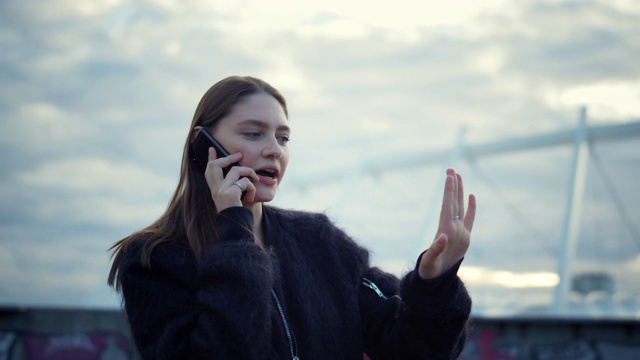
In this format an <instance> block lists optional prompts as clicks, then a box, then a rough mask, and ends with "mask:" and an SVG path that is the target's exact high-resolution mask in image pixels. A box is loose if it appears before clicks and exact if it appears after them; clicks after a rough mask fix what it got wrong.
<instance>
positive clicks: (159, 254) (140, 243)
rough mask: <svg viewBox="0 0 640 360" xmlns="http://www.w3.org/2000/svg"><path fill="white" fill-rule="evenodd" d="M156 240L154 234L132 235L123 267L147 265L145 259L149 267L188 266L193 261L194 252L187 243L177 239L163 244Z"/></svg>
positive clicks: (124, 250)
mask: <svg viewBox="0 0 640 360" xmlns="http://www.w3.org/2000/svg"><path fill="white" fill-rule="evenodd" d="M156 240H157V237H156V236H154V235H153V234H145V233H139V234H135V235H132V236H131V237H130V238H129V240H128V242H127V245H126V247H125V248H124V249H123V259H122V260H123V265H129V266H137V265H139V264H144V263H147V261H145V259H147V260H148V265H149V267H153V266H154V265H158V266H165V265H167V264H172V265H179V264H188V263H191V262H192V261H193V259H194V256H193V252H192V251H191V249H190V248H189V246H188V244H187V243H186V241H184V240H181V239H177V238H176V239H173V240H169V241H163V242H158V241H156Z"/></svg>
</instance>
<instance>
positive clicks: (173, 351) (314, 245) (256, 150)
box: [109, 77, 475, 360]
mask: <svg viewBox="0 0 640 360" xmlns="http://www.w3.org/2000/svg"><path fill="white" fill-rule="evenodd" d="M202 128H204V129H206V130H208V131H209V132H210V133H211V134H212V135H213V137H215V138H216V139H217V140H218V141H219V142H220V143H221V144H222V146H224V147H225V148H226V149H227V150H228V151H229V152H230V155H229V156H226V157H221V158H218V157H217V154H216V151H214V150H213V149H210V150H209V157H208V162H207V165H206V170H205V171H204V173H203V172H201V171H200V170H198V168H197V167H196V166H195V164H194V163H193V162H192V161H191V157H190V148H191V146H192V144H193V143H194V141H195V139H196V137H197V134H198V132H199V131H200V130H201V129H202ZM290 131H291V130H290V128H289V126H288V113H287V104H286V102H285V99H284V98H283V97H282V95H281V94H280V93H279V92H278V91H277V90H276V89H274V88H273V87H271V86H270V85H269V84H267V83H265V82H264V81H261V80H259V79H256V78H252V77H229V78H226V79H224V80H222V81H220V82H218V83H216V84H215V85H213V86H212V87H211V88H210V89H209V90H208V91H207V92H206V93H205V95H204V96H203V98H202V99H201V101H200V103H199V104H198V107H197V109H196V112H195V115H194V117H193V121H192V123H191V127H190V132H189V136H188V138H187V141H186V144H185V148H184V155H183V158H182V171H181V176H180V181H179V184H178V187H177V189H176V191H175V193H174V195H173V198H172V200H171V202H170V204H169V207H168V209H167V210H166V212H165V213H164V215H162V216H161V217H160V219H158V220H157V221H156V222H155V223H154V224H152V225H150V226H149V227H147V228H145V229H143V230H141V231H138V232H136V233H134V234H132V235H130V236H128V237H126V238H124V239H122V240H120V241H119V242H117V243H116V244H115V245H114V246H113V247H112V249H113V250H114V261H113V265H112V268H111V273H110V274H109V284H110V285H112V286H115V287H116V289H118V290H121V291H122V294H123V300H124V306H125V310H126V313H127V316H128V319H129V323H130V325H131V330H132V334H133V337H134V339H135V343H136V346H137V348H138V351H139V353H140V355H141V356H142V358H145V359H201V358H202V359H204V358H206V359H298V358H299V359H303V360H308V359H322V360H327V359H362V358H363V353H366V354H367V356H369V357H370V358H371V359H427V358H428V359H436V358H437V359H453V358H455V357H457V355H458V354H459V353H460V351H461V350H462V346H463V344H464V341H465V336H466V324H467V321H468V318H469V313H470V308H471V300H470V298H469V296H468V294H467V292H466V290H465V288H464V286H463V284H462V282H461V281H460V280H459V279H458V277H457V275H456V272H457V270H458V267H459V266H460V263H461V262H462V259H463V257H464V254H465V252H466V250H467V248H468V246H469V240H470V232H471V228H472V226H473V221H474V216H475V199H474V197H473V196H472V195H471V196H469V203H468V206H469V208H468V210H467V211H466V213H465V208H464V198H463V187H462V179H461V177H460V175H458V174H456V173H455V171H453V170H451V169H450V170H448V171H447V178H446V183H445V190H444V197H443V203H442V213H441V215H440V224H439V229H438V236H437V237H436V239H435V240H434V242H433V243H432V245H431V247H430V248H429V251H427V252H424V253H423V254H421V255H420V257H419V259H418V261H417V263H416V268H415V270H414V271H412V272H409V273H408V274H407V275H406V276H404V278H403V279H402V280H398V279H396V278H395V277H393V276H391V275H389V274H386V273H384V272H382V271H381V270H379V269H377V268H372V267H370V266H369V260H368V252H367V250H365V249H363V248H362V247H360V246H358V245H357V244H356V243H355V242H354V241H353V240H351V239H350V238H349V237H348V236H347V235H346V234H345V233H344V232H343V231H341V230H340V229H338V228H337V227H336V226H335V225H333V224H332V223H331V222H330V220H329V219H328V218H327V217H326V216H325V215H323V214H315V213H307V212H301V211H291V210H283V209H278V208H275V207H271V206H267V205H266V204H265V203H267V202H269V201H271V200H273V198H274V197H275V195H276V190H277V187H278V184H279V183H280V181H281V180H282V177H283V176H284V174H285V170H286V168H287V163H288V160H289V148H288V146H287V142H288V141H289V135H290ZM231 165H237V166H233V167H231V168H230V170H228V173H227V172H226V171H224V169H226V168H227V167H229V166H231Z"/></svg>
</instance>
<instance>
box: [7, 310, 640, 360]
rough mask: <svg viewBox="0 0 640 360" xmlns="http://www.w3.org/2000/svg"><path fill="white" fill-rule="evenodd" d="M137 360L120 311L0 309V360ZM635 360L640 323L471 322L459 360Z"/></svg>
mask: <svg viewBox="0 0 640 360" xmlns="http://www.w3.org/2000/svg"><path fill="white" fill-rule="evenodd" d="M5 359H6V360H23V359H38V360H39V359H73V360H120V359H137V355H136V353H135V348H134V346H133V343H132V341H131V338H130V333H129V329H128V326H127V322H126V319H125V317H124V315H123V313H122V312H121V311H119V310H89V309H40V308H38V309H31V308H26V309H23V308H0V360H5ZM510 359H525V360H527V359H535V360H563V359H571V360H639V359H640V321H637V320H636V321H634V320H566V319H565V320H560V319H481V318H474V319H473V323H472V331H471V333H470V337H469V339H468V341H467V346H466V348H465V350H464V352H463V354H462V356H461V360H510Z"/></svg>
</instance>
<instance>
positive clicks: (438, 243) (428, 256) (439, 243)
mask: <svg viewBox="0 0 640 360" xmlns="http://www.w3.org/2000/svg"><path fill="white" fill-rule="evenodd" d="M446 247H447V235H446V234H445V233H441V234H440V235H439V236H438V237H437V238H436V239H435V240H433V243H432V244H431V246H430V247H429V249H428V251H426V252H425V253H424V254H422V259H420V269H421V270H424V271H426V272H430V271H432V270H434V268H435V267H436V262H437V259H438V257H439V256H440V254H442V252H443V251H444V249H445V248H446Z"/></svg>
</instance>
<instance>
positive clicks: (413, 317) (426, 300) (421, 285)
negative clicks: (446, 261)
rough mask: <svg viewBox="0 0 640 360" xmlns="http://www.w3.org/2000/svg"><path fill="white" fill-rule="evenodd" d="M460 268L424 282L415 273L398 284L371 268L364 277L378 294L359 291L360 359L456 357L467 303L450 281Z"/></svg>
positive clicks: (458, 285)
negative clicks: (362, 345) (361, 356)
mask: <svg viewBox="0 0 640 360" xmlns="http://www.w3.org/2000/svg"><path fill="white" fill-rule="evenodd" d="M419 262H420V260H418V262H417V264H419ZM460 263H461V262H460ZM460 263H458V264H456V265H455V266H454V267H452V268H451V269H449V270H448V271H447V272H446V273H444V274H442V275H440V276H439V277H437V278H435V279H430V280H424V279H422V278H420V276H419V275H418V272H417V270H415V269H414V270H413V271H411V272H409V273H408V274H407V275H405V276H404V278H403V279H402V280H401V281H398V280H397V279H396V278H395V277H393V276H391V275H389V274H386V273H384V272H382V271H381V270H379V269H377V268H372V269H370V270H369V271H368V272H367V273H366V274H365V278H367V279H369V280H371V281H372V282H373V283H375V284H376V285H377V287H379V289H380V290H381V293H382V295H379V294H378V293H376V292H375V291H373V290H371V289H370V288H369V287H367V286H362V287H360V291H359V292H360V295H359V299H360V300H359V302H360V310H361V316H362V321H363V327H364V330H363V331H364V346H365V353H366V354H367V355H368V356H369V357H370V358H371V359H372V360H376V359H455V358H457V357H458V355H459V354H460V353H461V352H462V348H463V346H464V342H465V339H466V333H467V323H468V320H469V314H470V312H471V299H470V297H469V295H468V293H467V291H466V289H465V287H464V285H463V283H462V282H461V281H460V279H459V278H458V277H457V275H456V274H457V270H458V268H459V266H460ZM416 269H417V265H416Z"/></svg>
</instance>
